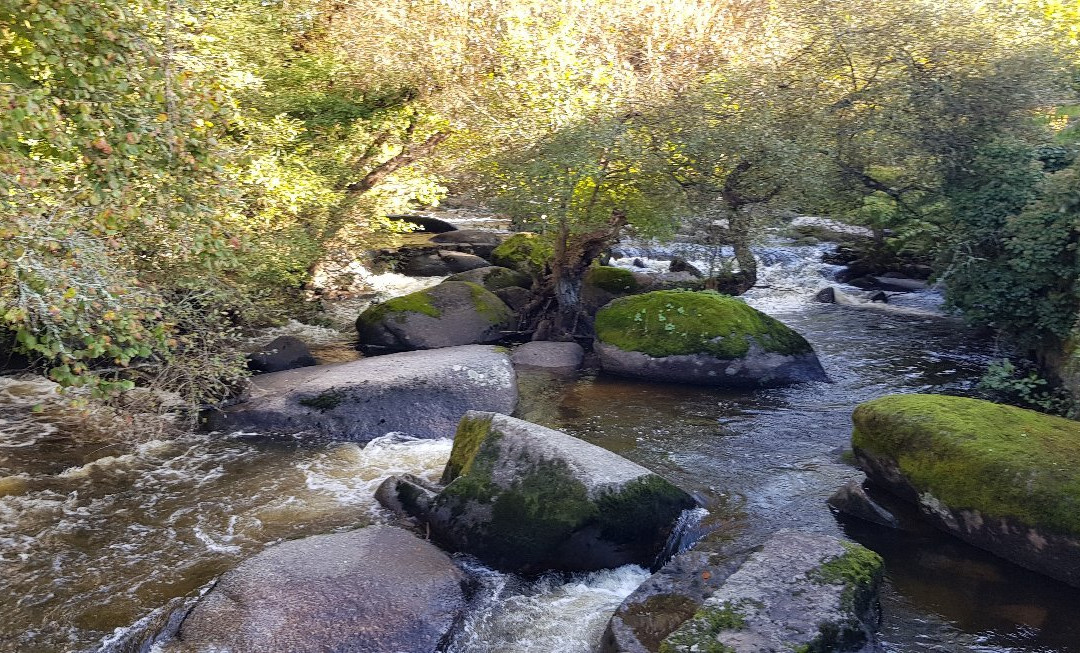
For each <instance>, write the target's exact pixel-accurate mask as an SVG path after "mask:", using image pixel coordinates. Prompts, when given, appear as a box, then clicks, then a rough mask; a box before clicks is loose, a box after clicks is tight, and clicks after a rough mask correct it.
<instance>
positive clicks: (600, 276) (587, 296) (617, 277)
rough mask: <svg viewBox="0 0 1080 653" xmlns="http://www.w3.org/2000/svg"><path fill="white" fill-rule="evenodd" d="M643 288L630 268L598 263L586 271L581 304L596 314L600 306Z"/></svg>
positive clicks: (590, 312) (586, 309) (592, 313)
mask: <svg viewBox="0 0 1080 653" xmlns="http://www.w3.org/2000/svg"><path fill="white" fill-rule="evenodd" d="M642 290H643V288H642V284H641V282H640V281H639V280H638V278H637V277H636V276H635V275H634V273H633V272H631V271H630V270H625V269H623V268H616V267H612V266H609V265H597V266H594V267H591V268H589V269H588V270H586V271H585V277H584V279H582V284H581V304H582V307H583V308H584V309H585V311H586V312H587V313H589V314H590V315H595V314H596V311H598V310H599V309H600V307H602V306H605V305H607V304H608V303H609V302H611V301H612V300H614V299H618V298H619V297H625V296H627V295H633V294H636V293H639V292H641V291H642Z"/></svg>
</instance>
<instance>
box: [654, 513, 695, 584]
mask: <svg viewBox="0 0 1080 653" xmlns="http://www.w3.org/2000/svg"><path fill="white" fill-rule="evenodd" d="M708 516H709V511H708V510H706V509H704V508H702V507H701V506H698V507H696V508H690V509H688V510H684V511H682V514H681V515H679V519H678V520H676V521H675V527H674V528H672V529H671V534H670V535H668V539H667V542H666V543H665V544H664V548H663V549H661V550H660V554H659V555H657V556H656V560H655V561H654V562H653V566H652V568H653V571H656V570H658V569H660V568H661V567H663V566H664V565H665V564H667V561H668V560H671V559H672V558H674V557H675V556H677V555H679V554H680V553H682V552H683V551H686V550H687V549H689V548H690V547H692V546H694V544H696V543H697V541H698V540H700V539H701V538H702V537H704V536H705V535H707V534H708V530H707V529H705V528H703V527H702V525H703V523H704V521H705V518H706V517H708Z"/></svg>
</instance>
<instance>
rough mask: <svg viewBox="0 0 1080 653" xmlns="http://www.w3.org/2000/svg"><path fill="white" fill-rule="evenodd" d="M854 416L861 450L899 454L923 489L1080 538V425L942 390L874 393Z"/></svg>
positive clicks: (960, 505)
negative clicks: (934, 392)
mask: <svg viewBox="0 0 1080 653" xmlns="http://www.w3.org/2000/svg"><path fill="white" fill-rule="evenodd" d="M854 422H855V430H854V433H853V435H852V444H853V445H854V447H855V450H856V453H859V452H860V451H865V452H867V453H869V454H871V455H873V456H876V457H882V458H891V459H893V460H895V461H896V463H897V464H898V465H899V467H900V470H901V471H902V472H903V474H904V475H905V477H907V479H908V481H909V482H910V483H911V485H912V486H914V488H915V489H916V490H917V491H918V492H919V493H920V494H921V493H929V494H931V495H932V496H933V497H934V498H936V499H937V500H939V501H941V502H942V503H943V504H945V505H946V506H948V507H950V508H952V509H954V510H963V509H974V510H978V511H979V512H980V513H982V514H983V515H985V516H987V517H991V518H1006V517H1007V518H1011V519H1014V520H1016V521H1019V522H1021V523H1023V524H1026V525H1028V526H1034V527H1039V528H1043V529H1048V530H1051V531H1054V532H1057V533H1059V534H1062V535H1066V536H1071V537H1078V536H1080V423H1077V422H1074V421H1071V420H1067V419H1064V418H1060V417H1053V416H1050V415H1044V414H1042V413H1037V412H1035V411H1031V410H1025V409H1023V408H1016V407H1013V406H1005V405H1001V404H994V403H991V402H988V401H981V400H978V399H967V398H963V397H947V396H941V395H893V396H888V397H882V398H880V399H875V400H873V401H869V402H866V403H864V404H862V405H860V406H859V407H858V408H856V410H855V414H854Z"/></svg>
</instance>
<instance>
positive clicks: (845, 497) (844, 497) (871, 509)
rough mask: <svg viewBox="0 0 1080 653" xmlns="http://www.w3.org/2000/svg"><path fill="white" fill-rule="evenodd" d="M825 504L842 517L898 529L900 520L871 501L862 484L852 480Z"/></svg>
mask: <svg viewBox="0 0 1080 653" xmlns="http://www.w3.org/2000/svg"><path fill="white" fill-rule="evenodd" d="M827 503H828V504H829V507H830V508H832V509H834V510H836V511H837V512H839V513H841V514H843V515H848V516H850V517H854V518H856V519H861V520H863V521H867V522H870V523H872V524H878V525H879V526H886V527H888V528H900V520H899V519H897V518H896V515H894V514H892V513H891V512H889V511H888V510H887V509H885V508H884V507H882V506H881V504H879V503H878V502H877V501H874V500H873V499H871V498H870V495H868V494H867V493H866V490H864V489H863V486H862V483H860V482H859V481H856V480H854V479H852V480H850V481H848V482H847V483H845V484H844V485H843V487H841V488H840V489H839V490H837V491H836V492H835V493H833V495H832V496H831V497H829V499H828V501H827Z"/></svg>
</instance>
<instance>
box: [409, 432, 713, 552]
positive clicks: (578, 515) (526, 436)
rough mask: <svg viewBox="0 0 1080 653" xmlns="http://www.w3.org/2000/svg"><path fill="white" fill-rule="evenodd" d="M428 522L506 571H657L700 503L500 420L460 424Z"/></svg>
mask: <svg viewBox="0 0 1080 653" xmlns="http://www.w3.org/2000/svg"><path fill="white" fill-rule="evenodd" d="M442 482H443V483H444V484H445V487H444V488H443V489H442V491H440V492H439V494H438V495H437V496H436V497H435V499H434V501H433V505H432V508H431V510H430V512H428V513H427V515H425V516H424V519H426V521H427V524H428V525H429V526H430V528H431V534H432V537H433V538H434V539H436V540H437V541H439V542H440V543H442V544H443V545H445V546H447V547H449V548H451V549H453V550H456V551H463V552H466V553H471V554H473V555H475V556H477V557H478V558H480V559H481V560H483V561H484V562H486V563H487V564H489V565H491V566H493V567H496V568H498V569H502V570H507V571H518V572H527V573H529V572H540V571H544V570H548V569H560V570H570V571H586V570H593V569H603V568H610V567H618V566H620V565H624V564H640V565H645V566H650V565H652V564H653V563H654V562H655V559H656V557H657V555H658V554H659V552H660V551H661V550H662V549H663V546H664V543H665V541H666V539H667V536H668V534H669V533H670V531H671V528H672V527H673V525H674V523H675V521H676V520H677V519H678V517H679V515H680V513H681V512H682V511H683V510H685V509H687V508H691V507H693V506H694V505H695V502H694V500H693V499H692V498H691V497H690V496H689V495H688V494H686V493H685V492H683V491H682V490H680V489H679V488H677V487H675V486H674V485H672V484H671V483H669V482H668V481H666V480H664V479H663V478H661V477H660V476H657V475H656V474H653V473H652V472H650V471H649V470H647V469H645V468H644V467H641V466H640V465H637V464H635V463H632V462H630V461H628V460H626V459H625V458H622V457H620V456H618V455H616V454H614V453H611V452H610V451H607V450H606V449H601V448H600V447H597V446H595V445H592V444H589V443H587V442H585V441H583V440H579V439H577V438H574V437H571V436H569V435H567V434H565V433H561V432H559V431H554V430H552V429H548V428H544V427H542V426H538V425H536V424H531V423H529V422H525V421H522V420H519V419H514V418H512V417H507V416H505V415H499V414H496V413H483V412H469V413H467V414H466V415H465V417H464V418H462V420H461V423H460V424H459V426H458V431H457V435H456V436H455V438H454V448H453V451H452V453H451V455H450V461H449V462H448V463H447V465H446V469H445V471H444V473H443V478H442Z"/></svg>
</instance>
